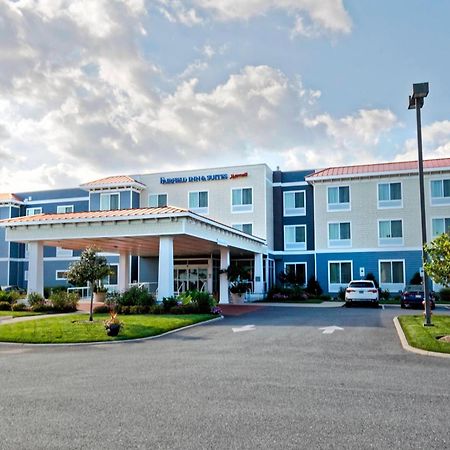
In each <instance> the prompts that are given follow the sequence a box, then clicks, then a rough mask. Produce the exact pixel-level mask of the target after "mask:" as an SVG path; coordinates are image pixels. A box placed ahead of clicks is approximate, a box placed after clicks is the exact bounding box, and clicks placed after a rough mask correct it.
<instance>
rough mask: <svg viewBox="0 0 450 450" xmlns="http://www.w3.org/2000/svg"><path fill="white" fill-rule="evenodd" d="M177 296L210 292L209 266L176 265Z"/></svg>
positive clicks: (175, 286)
mask: <svg viewBox="0 0 450 450" xmlns="http://www.w3.org/2000/svg"><path fill="white" fill-rule="evenodd" d="M173 278H174V284H175V285H174V290H175V295H177V294H181V293H182V292H186V291H193V290H197V291H207V290H208V265H207V264H205V265H192V266H191V265H175V267H174V277H173Z"/></svg>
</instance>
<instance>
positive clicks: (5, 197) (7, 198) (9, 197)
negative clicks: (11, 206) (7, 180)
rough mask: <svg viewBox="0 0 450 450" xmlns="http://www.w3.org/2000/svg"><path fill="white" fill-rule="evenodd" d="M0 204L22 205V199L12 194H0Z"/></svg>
mask: <svg viewBox="0 0 450 450" xmlns="http://www.w3.org/2000/svg"><path fill="white" fill-rule="evenodd" d="M0 202H19V203H22V199H21V198H19V197H17V195H14V194H7V193H6V194H0Z"/></svg>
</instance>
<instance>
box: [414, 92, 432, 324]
mask: <svg viewBox="0 0 450 450" xmlns="http://www.w3.org/2000/svg"><path fill="white" fill-rule="evenodd" d="M428 91H429V89H428V83H415V84H413V94H412V95H410V96H409V106H408V109H415V110H416V119H417V150H418V153H419V189H420V219H421V223H422V270H423V267H425V265H424V264H425V262H426V261H427V258H428V256H427V254H426V253H425V250H424V248H423V246H424V245H425V244H426V242H427V220H426V216H425V186H424V181H423V156H422V123H421V120H420V109H421V108H422V106H423V102H424V100H423V99H424V98H425V97H426V96H427V95H428ZM423 294H424V300H425V323H424V326H426V327H430V326H432V325H433V324H432V323H431V304H430V289H429V279H428V276H427V274H426V272H425V270H423Z"/></svg>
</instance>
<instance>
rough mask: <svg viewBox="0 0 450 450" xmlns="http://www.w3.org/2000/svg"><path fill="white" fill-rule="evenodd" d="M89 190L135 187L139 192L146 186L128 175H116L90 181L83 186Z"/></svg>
mask: <svg viewBox="0 0 450 450" xmlns="http://www.w3.org/2000/svg"><path fill="white" fill-rule="evenodd" d="M81 187H83V188H87V189H105V188H109V189H110V188H119V187H133V188H136V189H139V190H142V189H145V187H146V186H145V185H144V184H142V183H140V182H139V181H137V180H135V179H134V178H131V177H129V176H128V175H116V176H112V177H106V178H100V179H99V180H94V181H90V182H88V183H84V184H82V185H81Z"/></svg>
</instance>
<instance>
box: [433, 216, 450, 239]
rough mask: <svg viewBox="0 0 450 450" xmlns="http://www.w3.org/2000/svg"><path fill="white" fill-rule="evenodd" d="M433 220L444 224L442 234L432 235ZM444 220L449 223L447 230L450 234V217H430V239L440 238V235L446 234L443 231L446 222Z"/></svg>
mask: <svg viewBox="0 0 450 450" xmlns="http://www.w3.org/2000/svg"><path fill="white" fill-rule="evenodd" d="M435 220H442V221H443V222H444V231H443V232H442V233H439V234H434V233H433V222H434V221H435ZM446 220H447V221H448V222H449V227H448V230H449V232H450V216H449V217H432V218H431V239H434V238H436V237H438V236H440V235H441V234H443V233H446V232H447V231H446V230H445V221H446Z"/></svg>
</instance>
